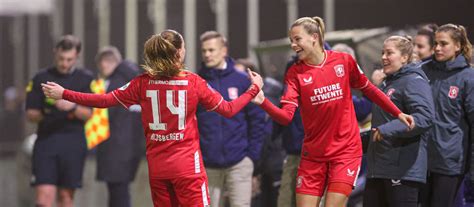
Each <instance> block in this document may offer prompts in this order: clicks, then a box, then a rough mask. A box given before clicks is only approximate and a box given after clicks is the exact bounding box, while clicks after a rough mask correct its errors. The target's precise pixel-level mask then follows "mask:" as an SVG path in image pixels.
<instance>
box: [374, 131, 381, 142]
mask: <svg viewBox="0 0 474 207" xmlns="http://www.w3.org/2000/svg"><path fill="white" fill-rule="evenodd" d="M372 140H373V141H374V142H378V141H382V140H383V136H382V134H381V133H380V131H379V129H378V128H372Z"/></svg>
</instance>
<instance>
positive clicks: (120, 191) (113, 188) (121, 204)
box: [107, 182, 132, 207]
mask: <svg viewBox="0 0 474 207" xmlns="http://www.w3.org/2000/svg"><path fill="white" fill-rule="evenodd" d="M107 189H108V190H109V207H131V206H132V202H131V199H130V191H129V183H128V182H120V183H109V182H108V183H107Z"/></svg>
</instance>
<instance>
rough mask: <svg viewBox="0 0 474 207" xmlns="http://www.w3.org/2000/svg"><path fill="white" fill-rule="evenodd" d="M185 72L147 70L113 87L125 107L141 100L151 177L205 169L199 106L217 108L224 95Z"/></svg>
mask: <svg viewBox="0 0 474 207" xmlns="http://www.w3.org/2000/svg"><path fill="white" fill-rule="evenodd" d="M182 74H184V75H183V76H180V77H172V78H166V79H165V78H163V79H154V78H151V77H150V76H149V75H146V74H144V75H141V76H139V77H137V78H135V79H133V80H132V81H131V82H130V83H128V84H127V85H125V86H123V87H122V88H119V89H117V90H115V91H113V95H114V97H115V98H116V99H117V100H118V102H120V104H121V105H123V106H124V107H126V108H129V107H130V106H131V105H134V104H140V106H141V108H142V111H141V113H142V124H143V128H144V131H145V137H146V139H147V140H146V149H147V153H146V154H147V160H148V167H149V175H150V178H154V179H170V178H176V177H181V176H184V175H190V174H196V173H201V172H202V171H203V170H204V167H203V166H204V165H203V162H202V158H201V156H202V155H201V151H200V147H199V132H198V127H197V121H196V108H197V105H198V103H200V104H202V106H204V107H205V108H206V109H208V110H214V109H216V108H217V107H218V106H219V104H221V103H222V101H223V99H222V96H221V95H220V94H219V93H217V92H216V91H214V90H213V89H212V88H210V87H209V86H208V84H207V83H206V81H205V80H204V79H202V78H201V77H199V76H198V75H196V74H194V73H191V72H183V73H182ZM123 124H128V123H123Z"/></svg>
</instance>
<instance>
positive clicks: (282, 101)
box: [280, 100, 298, 107]
mask: <svg viewBox="0 0 474 207" xmlns="http://www.w3.org/2000/svg"><path fill="white" fill-rule="evenodd" d="M280 102H281V103H289V104H293V105H295V106H296V107H298V104H297V103H295V102H293V101H286V100H281V101H280Z"/></svg>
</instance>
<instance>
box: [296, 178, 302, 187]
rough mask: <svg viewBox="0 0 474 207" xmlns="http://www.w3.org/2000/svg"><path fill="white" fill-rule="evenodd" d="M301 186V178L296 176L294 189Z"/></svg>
mask: <svg viewBox="0 0 474 207" xmlns="http://www.w3.org/2000/svg"><path fill="white" fill-rule="evenodd" d="M302 184H303V176H298V178H296V187H297V188H300V187H301V185H302Z"/></svg>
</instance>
